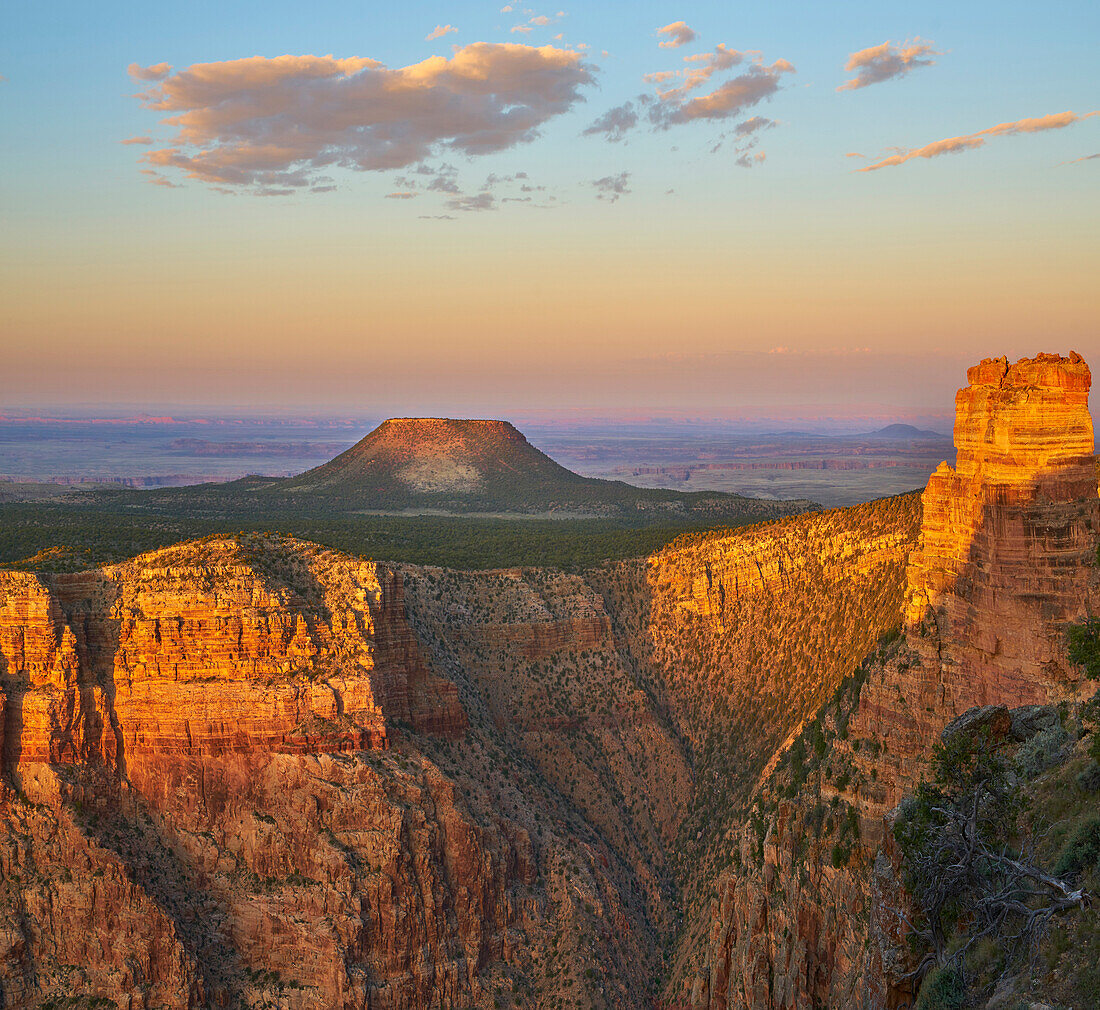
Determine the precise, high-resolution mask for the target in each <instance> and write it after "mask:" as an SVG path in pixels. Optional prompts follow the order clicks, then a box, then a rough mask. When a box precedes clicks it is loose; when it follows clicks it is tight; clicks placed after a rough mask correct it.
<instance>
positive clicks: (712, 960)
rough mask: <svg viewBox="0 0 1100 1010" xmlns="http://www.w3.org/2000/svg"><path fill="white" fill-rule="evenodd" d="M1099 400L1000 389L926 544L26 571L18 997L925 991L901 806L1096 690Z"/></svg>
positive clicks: (971, 429) (200, 548) (6, 881)
mask: <svg viewBox="0 0 1100 1010" xmlns="http://www.w3.org/2000/svg"><path fill="white" fill-rule="evenodd" d="M1087 391H1088V371H1087V368H1086V367H1085V366H1084V363H1083V362H1081V361H1080V359H1079V358H1076V357H1071V358H1068V359H1062V358H1055V357H1053V356H1041V357H1040V358H1037V359H1035V360H1033V361H1028V362H1021V363H1018V364H1017V365H1014V366H1008V365H1007V363H1005V362H1004V361H1000V362H984V363H983V364H982V365H980V366H978V367H977V368H976V369H973V370H972V374H971V386H970V387H969V388H968V389H966V390H963V391H962V392H960V394H959V401H958V406H959V422H958V425H957V428H956V433H957V438H958V444H959V459H958V466H957V469H956V470H950V469H949V468H943V469H941V471H940V472H939V474H937V476H936V477H935V478H934V479H933V481H932V482H931V483H930V485H929V487H928V489H927V490H926V492H925V494H924V498H923V509H924V525H923V529H922V532H921V535H920V538H919V547H918V536H917V534H918V528H919V527H920V517H921V503H920V501H919V500H918V499H917V497H916V496H915V495H909V496H902V497H899V498H895V499H887V500H883V501H879V502H872V503H868V504H866V505H862V506H857V507H856V508H852V509H837V510H833V511H830V512H824V513H818V514H812V515H804V516H799V517H796V518H792V519H784V520H781V521H778V522H773V523H768V524H763V525H761V526H757V527H752V528H748V529H743V530H738V531H733V532H726V533H715V534H709V535H703V536H693V537H686V538H683V539H682V540H680V541H679V542H677V543H675V544H673V545H670V546H669V547H668V548H666V549H665V550H662V551H659V552H657V553H656V554H654V555H653V556H652V557H650V558H646V559H639V560H637V561H629V562H621V563H616V564H609V565H606V566H603V567H602V568H600V569H597V570H594V571H590V572H587V573H585V574H584V575H569V574H563V573H559V572H549V571H542V570H538V569H522V570H510V571H498V572H467V573H460V572H451V571H445V570H442V569H438V568H424V567H414V566H391V567H387V566H384V565H377V564H373V563H370V562H365V561H358V560H355V559H353V558H349V557H347V556H345V555H341V554H339V553H337V552H333V551H328V550H324V549H322V548H319V547H316V546H314V545H310V544H304V543H300V542H298V541H293V540H289V539H285V538H281V537H277V536H248V537H240V538H211V539H208V540H205V541H198V542H194V543H190V544H183V545H179V546H178V547H176V548H171V549H167V550H164V551H159V552H156V553H154V554H151V555H145V556H143V557H140V558H136V559H134V560H133V561H131V562H128V563H126V564H122V565H115V566H111V567H108V568H103V569H97V570H94V571H89V572H83V573H80V574H75V575H53V576H50V575H40V574H34V573H6V574H2V575H0V688H2V690H0V732H2V737H0V749H2V754H3V786H2V788H0V1006H4V1007H23V1006H34V1007H37V1006H38V1005H39V1004H41V1003H43V1002H45V1001H46V1000H47V999H48V998H52V997H56V996H61V995H69V994H83V995H88V996H92V995H94V996H103V997H107V998H110V999H113V1000H115V1001H116V1003H117V1004H118V1005H119V1006H124V1007H127V1008H129V1010H136V1008H152V1007H172V1008H181V1010H182V1008H192V1007H194V1008H199V1007H229V1006H240V1007H257V1008H258V1007H261V1006H278V1007H282V1008H285V1010H312V1008H314V1007H319V1006H324V1007H329V1006H331V1007H339V1008H347V1010H367V1008H368V1007H369V1008H371V1010H418V1008H425V1010H427V1008H429V1007H431V1008H436V1007H438V1008H441V1010H453V1008H457V1007H478V1008H488V1007H491V1006H492V1007H495V1006H497V1005H521V1006H524V1007H538V1008H546V1010H550V1008H553V1007H558V1006H560V1005H562V1003H563V1001H564V1002H569V1003H571V1004H572V1005H573V1006H575V1007H586V1008H587V1007H592V1008H596V1007H623V1008H625V1007H639V1006H645V1005H647V1003H648V1002H650V1001H651V1000H654V999H656V998H657V996H658V993H657V991H656V989H655V986H654V980H655V979H657V978H658V977H660V976H661V975H662V973H666V974H665V977H667V978H668V979H669V982H668V985H667V988H666V989H665V990H664V992H663V994H662V995H661V999H662V1000H663V1001H664V1003H665V1005H670V1006H678V1007H688V1006H691V1007H695V1008H704V1007H706V1008H719V1007H723V1008H724V1007H741V1008H745V1010H750V1008H751V1010H773V1008H784V1010H796V1008H798V1010H801V1008H806V1010H809V1008H811V1007H814V1006H815V1005H816V1006H835V1007H841V1006H857V1005H863V1002H864V1001H865V1002H866V1005H867V1006H869V1007H874V1008H879V1007H882V1008H886V1007H892V1006H894V1005H898V1004H899V1003H900V1002H901V1001H903V1000H904V999H905V998H906V993H905V991H904V990H903V988H901V987H900V985H899V982H898V980H899V979H900V978H901V977H902V976H903V975H904V973H905V970H906V968H907V967H908V960H907V959H908V956H909V955H908V953H907V948H906V946H905V943H904V937H903V935H902V934H903V930H901V929H900V928H898V925H897V921H896V919H891V918H890V915H888V914H886V911H887V910H889V909H890V908H892V907H894V906H895V905H896V904H897V903H898V902H899V901H902V900H903V896H902V895H900V890H899V884H898V880H897V872H896V871H897V866H896V859H895V858H894V856H895V854H893V853H892V852H891V851H890V849H889V845H888V843H889V838H888V836H887V834H886V831H885V826H884V820H883V818H884V815H885V814H886V813H887V812H888V811H889V809H890V808H891V807H892V806H893V805H894V804H895V803H896V802H897V800H898V798H899V797H900V796H901V794H902V793H903V792H904V791H905V790H907V789H909V788H911V786H912V785H913V783H914V782H915V781H916V780H917V779H918V778H919V777H920V775H921V774H922V771H923V769H924V767H925V766H924V761H925V758H926V756H927V753H928V749H929V747H930V745H931V742H932V740H934V739H935V738H936V736H937V735H938V733H939V730H940V729H942V727H943V725H944V724H945V723H946V722H948V721H949V720H950V719H951V718H952V717H953V716H954V715H956V714H957V713H958V712H960V711H962V710H964V709H966V708H968V707H970V706H971V705H973V704H975V703H978V702H985V701H989V702H1003V703H1007V704H1010V705H1014V704H1018V703H1019V702H1020V701H1026V700H1044V701H1046V700H1050V699H1056V698H1059V697H1065V696H1068V695H1071V694H1072V693H1073V692H1074V691H1075V690H1076V686H1077V685H1076V679H1075V678H1076V675H1075V672H1074V671H1073V670H1072V669H1071V668H1070V667H1069V665H1068V664H1067V663H1066V661H1065V658H1064V655H1063V653H1062V652H1061V645H1060V642H1061V634H1062V629H1063V627H1064V624H1065V622H1067V621H1070V620H1073V619H1076V618H1077V617H1079V616H1081V614H1083V613H1084V610H1085V607H1086V604H1087V599H1088V592H1089V587H1090V574H1089V573H1090V571H1091V569H1090V568H1089V566H1088V562H1089V560H1090V559H1091V558H1092V556H1093V554H1094V551H1095V534H1096V530H1097V528H1098V525H1100V524H1098V517H1097V505H1098V503H1097V497H1096V481H1095V475H1094V471H1093V469H1092V467H1093V463H1092V457H1091V424H1090V422H1089V419H1088V414H1087V409H1086V407H1085V402H1086V397H1087ZM915 547H916V548H917V549H916V550H914V548H915ZM907 570H908V590H907V589H906V585H907V583H906V571H907ZM906 615H908V616H907V623H906V626H905V631H904V634H902V635H901V636H897V637H895V638H894V639H893V640H892V641H888V640H887V639H884V638H883V637H882V636H883V633H884V632H888V631H890V629H896V628H897V627H898V626H899V625H901V624H902V623H903V620H905V619H906ZM895 635H896V632H895ZM876 642H879V643H881V644H880V645H879V647H878V648H877V649H876V646H875V643H876ZM865 657H866V658H865ZM861 661H862V662H861ZM792 741H793V744H792ZM662 948H667V950H668V952H669V953H668V955H667V956H664V955H663V954H662Z"/></svg>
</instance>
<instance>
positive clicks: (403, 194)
mask: <svg viewBox="0 0 1100 1010" xmlns="http://www.w3.org/2000/svg"><path fill="white" fill-rule="evenodd" d="M415 197H416V194H415V193H412V192H409V191H408V190H401V191H399V192H397V193H387V194H386V199H387V200H412V199H415Z"/></svg>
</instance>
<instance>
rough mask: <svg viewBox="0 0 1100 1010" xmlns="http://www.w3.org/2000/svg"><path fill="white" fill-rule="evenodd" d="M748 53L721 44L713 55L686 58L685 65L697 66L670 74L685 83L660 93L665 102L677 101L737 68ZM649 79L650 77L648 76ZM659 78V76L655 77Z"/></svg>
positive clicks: (716, 47) (700, 54) (697, 55)
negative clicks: (723, 73) (723, 71)
mask: <svg viewBox="0 0 1100 1010" xmlns="http://www.w3.org/2000/svg"><path fill="white" fill-rule="evenodd" d="M746 55H748V54H747V53H743V52H740V51H739V50H737V49H729V48H728V47H727V46H726V45H725V44H724V43H722V42H719V43H718V45H716V46H715V47H714V52H713V53H696V54H695V55H694V56H685V57H684V62H685V63H692V64H696V65H695V66H691V67H689V68H688V69H687V70H681V71H679V72H678V73H676V74H670V75H669V76H672V77H682V78H683V80H684V83H683V84H681V85H680V87H678V88H670V89H669V90H668V91H661V92H658V94H659V95H660V97H661V99H662V100H663V101H670V100H671V101H676V100H679V99H680V98H682V97H683V96H684V95H686V94H687V93H688V92H689V91H694V90H695V89H696V88H698V87H701V86H702V85H704V84H706V82H707V81H709V80H710V79H711V78H712V77H713V76H714V75H715V74H716V73H718V72H719V71H722V70H729V69H730V68H731V67H736V66H738V65H739V64H741V63H743V62H744V61H745V57H746ZM646 76H647V78H648V77H649V76H650V75H646ZM653 76H657V75H653Z"/></svg>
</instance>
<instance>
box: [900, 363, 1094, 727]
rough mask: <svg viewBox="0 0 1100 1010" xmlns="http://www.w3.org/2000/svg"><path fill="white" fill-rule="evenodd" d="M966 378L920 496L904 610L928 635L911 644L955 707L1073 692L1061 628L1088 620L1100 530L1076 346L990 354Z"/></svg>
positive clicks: (1084, 382)
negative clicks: (1014, 358)
mask: <svg viewBox="0 0 1100 1010" xmlns="http://www.w3.org/2000/svg"><path fill="white" fill-rule="evenodd" d="M967 377H968V379H969V381H970V385H969V386H967V387H965V388H964V389H960V390H959V393H958V395H957V396H956V398H955V410H956V420H955V444H956V447H957V449H958V460H957V465H956V469H954V470H952V469H951V467H949V466H947V465H946V464H941V466H940V468H939V469H938V470H937V471H936V473H935V474H933V476H932V478H931V480H930V481H929V483H928V487H927V489H926V490H925V492H924V498H923V503H924V523H923V526H922V530H921V540H920V545H919V547H918V549H917V550H916V551H915V552H914V554H913V558H912V561H911V564H910V570H909V604H908V608H907V614H906V617H907V623H908V625H909V626H910V628H912V629H913V630H914V632H916V633H917V635H918V637H919V635H920V632H921V631H924V632H926V636H925V637H930V638H932V639H933V640H934V642H933V643H932V644H930V645H929V647H928V648H925V649H922V650H919V651H921V652H922V653H924V654H929V655H930V652H931V648H932V647H934V648H935V649H936V653H937V656H938V659H939V661H940V664H941V670H942V673H941V681H942V684H943V687H944V691H945V696H947V695H949V696H950V698H951V701H950V704H952V705H953V706H954V712H955V713H957V712H959V711H963V710H965V709H967V708H970V707H971V706H974V705H987V704H1007V705H1023V704H1029V703H1035V702H1045V701H1048V700H1050V699H1051V698H1056V697H1061V696H1064V695H1065V694H1066V693H1067V692H1068V691H1072V689H1073V685H1074V684H1075V683H1076V682H1078V681H1079V680H1080V676H1079V674H1078V673H1077V672H1076V671H1074V670H1072V669H1071V668H1070V667H1069V666H1068V664H1067V661H1066V658H1065V649H1064V645H1063V641H1062V638H1063V633H1064V627H1065V624H1066V622H1067V621H1073V620H1078V619H1080V618H1081V617H1083V616H1085V613H1086V609H1087V604H1088V597H1089V592H1090V587H1091V584H1092V582H1093V581H1094V577H1093V572H1094V567H1095V566H1094V562H1095V557H1096V534H1097V530H1098V529H1100V501H1098V499H1097V494H1096V484H1097V481H1096V463H1095V458H1094V455H1093V429H1092V418H1091V417H1090V415H1089V410H1088V395H1089V386H1090V384H1091V376H1090V373H1089V368H1088V365H1086V364H1085V362H1084V361H1083V360H1082V359H1081V357H1080V355H1077V354H1071V355H1070V356H1069V357H1068V358H1063V357H1060V356H1058V355H1054V354H1041V355H1039V356H1038V357H1036V358H1033V359H1026V358H1025V359H1022V360H1021V361H1018V362H1017V363H1016V364H1014V365H1009V364H1008V362H1007V361H1006V359H1004V358H997V359H993V360H989V359H987V360H985V361H983V362H982V363H981V364H979V365H975V366H974V367H973V368H971V369H970V370H969V371H968V373H967ZM941 707H942V706H941Z"/></svg>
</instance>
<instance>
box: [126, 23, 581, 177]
mask: <svg viewBox="0 0 1100 1010" xmlns="http://www.w3.org/2000/svg"><path fill="white" fill-rule="evenodd" d="M591 70H592V68H591V67H590V66H589V65H588V64H586V63H585V62H583V59H582V56H581V53H580V52H578V51H577V50H575V49H569V48H557V47H554V46H541V47H537V48H536V47H532V46H526V45H520V44H515V43H487V42H478V43H474V44H471V45H468V46H464V47H463V48H460V49H456V50H455V51H454V53H453V55H452V56H451V57H450V58H446V57H442V56H433V57H430V58H429V59H426V60H424V61H422V62H421V63H416V64H413V65H411V66H407V67H401V68H397V69H390V68H387V67H385V66H383V65H382V64H381V63H379V62H378V61H377V60H373V59H369V58H366V57H351V58H348V59H335V58H333V57H332V56H279V57H275V58H271V59H267V58H264V57H259V56H256V57H250V58H247V59H241V60H229V61H225V62H221V63H202V64H195V65H194V66H191V67H189V68H187V69H186V70H181V71H178V72H176V73H171V72H170V71H171V68H170V67H168V66H167V64H158V65H156V66H154V67H146V68H142V67H137V66H136V65H135V66H134V67H131V71H130V72H131V74H132V75H133V76H135V77H137V78H139V79H141V80H149V81H155V83H154V84H152V85H151V86H150V87H149V88H147V89H146V90H145V91H144V92H143V93H142V94H141V96H140V98H141V100H142V102H143V104H144V105H145V106H146V107H147V108H149V109H152V110H154V111H156V112H161V113H164V114H165V116H166V118H164V119H162V123H163V124H165V125H167V126H170V127H173V128H174V129H175V131H176V133H175V136H174V137H173V139H172V141H171V143H170V146H167V147H164V148H160V149H157V150H153V151H150V152H148V153H147V154H146V155H145V156H144V157H143V159H142V160H144V161H145V162H146V163H147V164H148V165H149V166H151V167H152V168H155V169H175V170H178V171H180V172H182V173H183V174H184V175H185V176H187V177H188V178H192V179H197V180H200V181H202V182H205V183H209V184H215V185H221V186H231V187H248V188H251V189H252V190H253V191H256V192H259V191H261V190H264V189H282V188H301V187H306V186H309V185H311V184H313V183H315V182H316V181H317V173H318V172H319V171H320V170H322V169H330V168H333V167H340V168H347V169H352V170H355V171H378V170H389V169H395V168H403V167H405V166H407V165H411V164H414V163H416V162H419V161H421V160H423V159H424V158H427V157H430V156H431V155H433V154H438V153H442V152H444V151H455V152H457V153H460V154H463V155H467V156H476V155H482V154H487V153H491V152H495V151H501V150H504V149H506V148H509V147H514V146H515V145H517V144H522V143H527V142H530V141H532V140H534V139H535V138H536V137H538V135H539V128H540V127H541V126H542V125H543V124H544V123H545V122H546V121H547V120H549V119H551V118H553V117H554V116H557V115H560V114H561V113H563V112H566V111H568V110H569V109H570V108H572V107H573V105H574V104H576V103H577V102H579V101H580V100H581V99H582V95H581V89H582V88H583V87H585V86H586V85H589V84H591V83H592V82H593V77H592V73H591Z"/></svg>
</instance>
